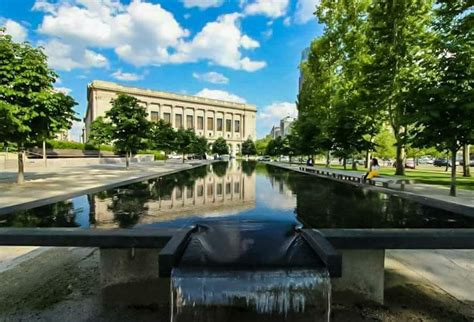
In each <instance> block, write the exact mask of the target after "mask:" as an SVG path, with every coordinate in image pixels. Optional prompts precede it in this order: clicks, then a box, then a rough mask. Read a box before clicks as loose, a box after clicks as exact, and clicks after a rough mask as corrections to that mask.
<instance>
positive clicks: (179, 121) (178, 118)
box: [174, 114, 183, 129]
mask: <svg viewBox="0 0 474 322" xmlns="http://www.w3.org/2000/svg"><path fill="white" fill-rule="evenodd" d="M174 127H176V128H178V129H180V128H182V127H183V115H181V114H176V115H175V116H174Z"/></svg>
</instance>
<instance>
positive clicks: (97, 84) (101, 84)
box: [87, 80, 257, 112]
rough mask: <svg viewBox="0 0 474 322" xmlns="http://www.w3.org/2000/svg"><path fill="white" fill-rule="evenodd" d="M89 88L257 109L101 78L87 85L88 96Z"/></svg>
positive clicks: (251, 106)
mask: <svg viewBox="0 0 474 322" xmlns="http://www.w3.org/2000/svg"><path fill="white" fill-rule="evenodd" d="M91 89H99V90H106V91H112V92H123V93H126V94H130V95H133V94H135V95H141V96H148V97H157V98H164V99H170V100H175V101H181V102H186V103H198V104H205V105H214V106H218V107H231V108H237V109H242V110H249V111H254V112H256V111H257V108H256V106H255V105H252V104H244V103H236V102H229V101H223V100H218V99H211V98H205V97H199V96H191V95H183V94H177V93H171V92H163V91H155V90H151V89H145V88H139V87H132V86H124V85H120V84H117V83H113V82H106V81H101V80H94V81H92V83H90V84H89V85H88V86H87V93H88V95H87V96H89V92H90V90H91Z"/></svg>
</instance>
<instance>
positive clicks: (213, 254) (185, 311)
mask: <svg viewBox="0 0 474 322" xmlns="http://www.w3.org/2000/svg"><path fill="white" fill-rule="evenodd" d="M330 294H331V283H330V278H329V274H328V272H327V270H326V268H325V266H324V264H323V263H322V262H321V261H320V260H319V258H317V256H316V255H315V254H314V253H313V251H312V250H311V248H310V247H309V246H308V245H307V244H306V243H305V242H304V241H303V240H302V238H301V236H299V235H298V234H297V233H295V232H294V229H293V228H292V227H288V226H287V225H282V224H257V223H244V224H239V225H235V224H234V225H227V224H218V225H213V226H209V227H207V228H205V229H203V230H202V231H200V232H198V233H196V234H194V235H193V236H192V237H191V239H190V241H189V244H188V246H187V248H186V250H185V251H184V254H183V256H182V257H181V260H180V262H179V264H178V266H177V267H175V268H174V269H173V271H172V274H171V305H172V308H171V310H172V312H171V321H172V322H179V321H192V322H210V321H259V322H263V321H328V320H329V315H330Z"/></svg>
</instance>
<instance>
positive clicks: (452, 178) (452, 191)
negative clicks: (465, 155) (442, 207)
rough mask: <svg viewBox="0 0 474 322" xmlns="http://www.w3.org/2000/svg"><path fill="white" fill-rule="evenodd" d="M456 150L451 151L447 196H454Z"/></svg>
mask: <svg viewBox="0 0 474 322" xmlns="http://www.w3.org/2000/svg"><path fill="white" fill-rule="evenodd" d="M456 152H457V151H456V150H452V151H451V188H450V189H449V195H450V196H453V197H455V196H456Z"/></svg>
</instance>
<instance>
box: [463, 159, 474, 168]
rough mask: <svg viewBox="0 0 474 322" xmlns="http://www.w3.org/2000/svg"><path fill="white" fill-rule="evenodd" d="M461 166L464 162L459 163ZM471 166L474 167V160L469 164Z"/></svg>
mask: <svg viewBox="0 0 474 322" xmlns="http://www.w3.org/2000/svg"><path fill="white" fill-rule="evenodd" d="M459 165H464V160H461V161H459ZM469 166H470V167H474V160H471V161H470V162H469Z"/></svg>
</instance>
